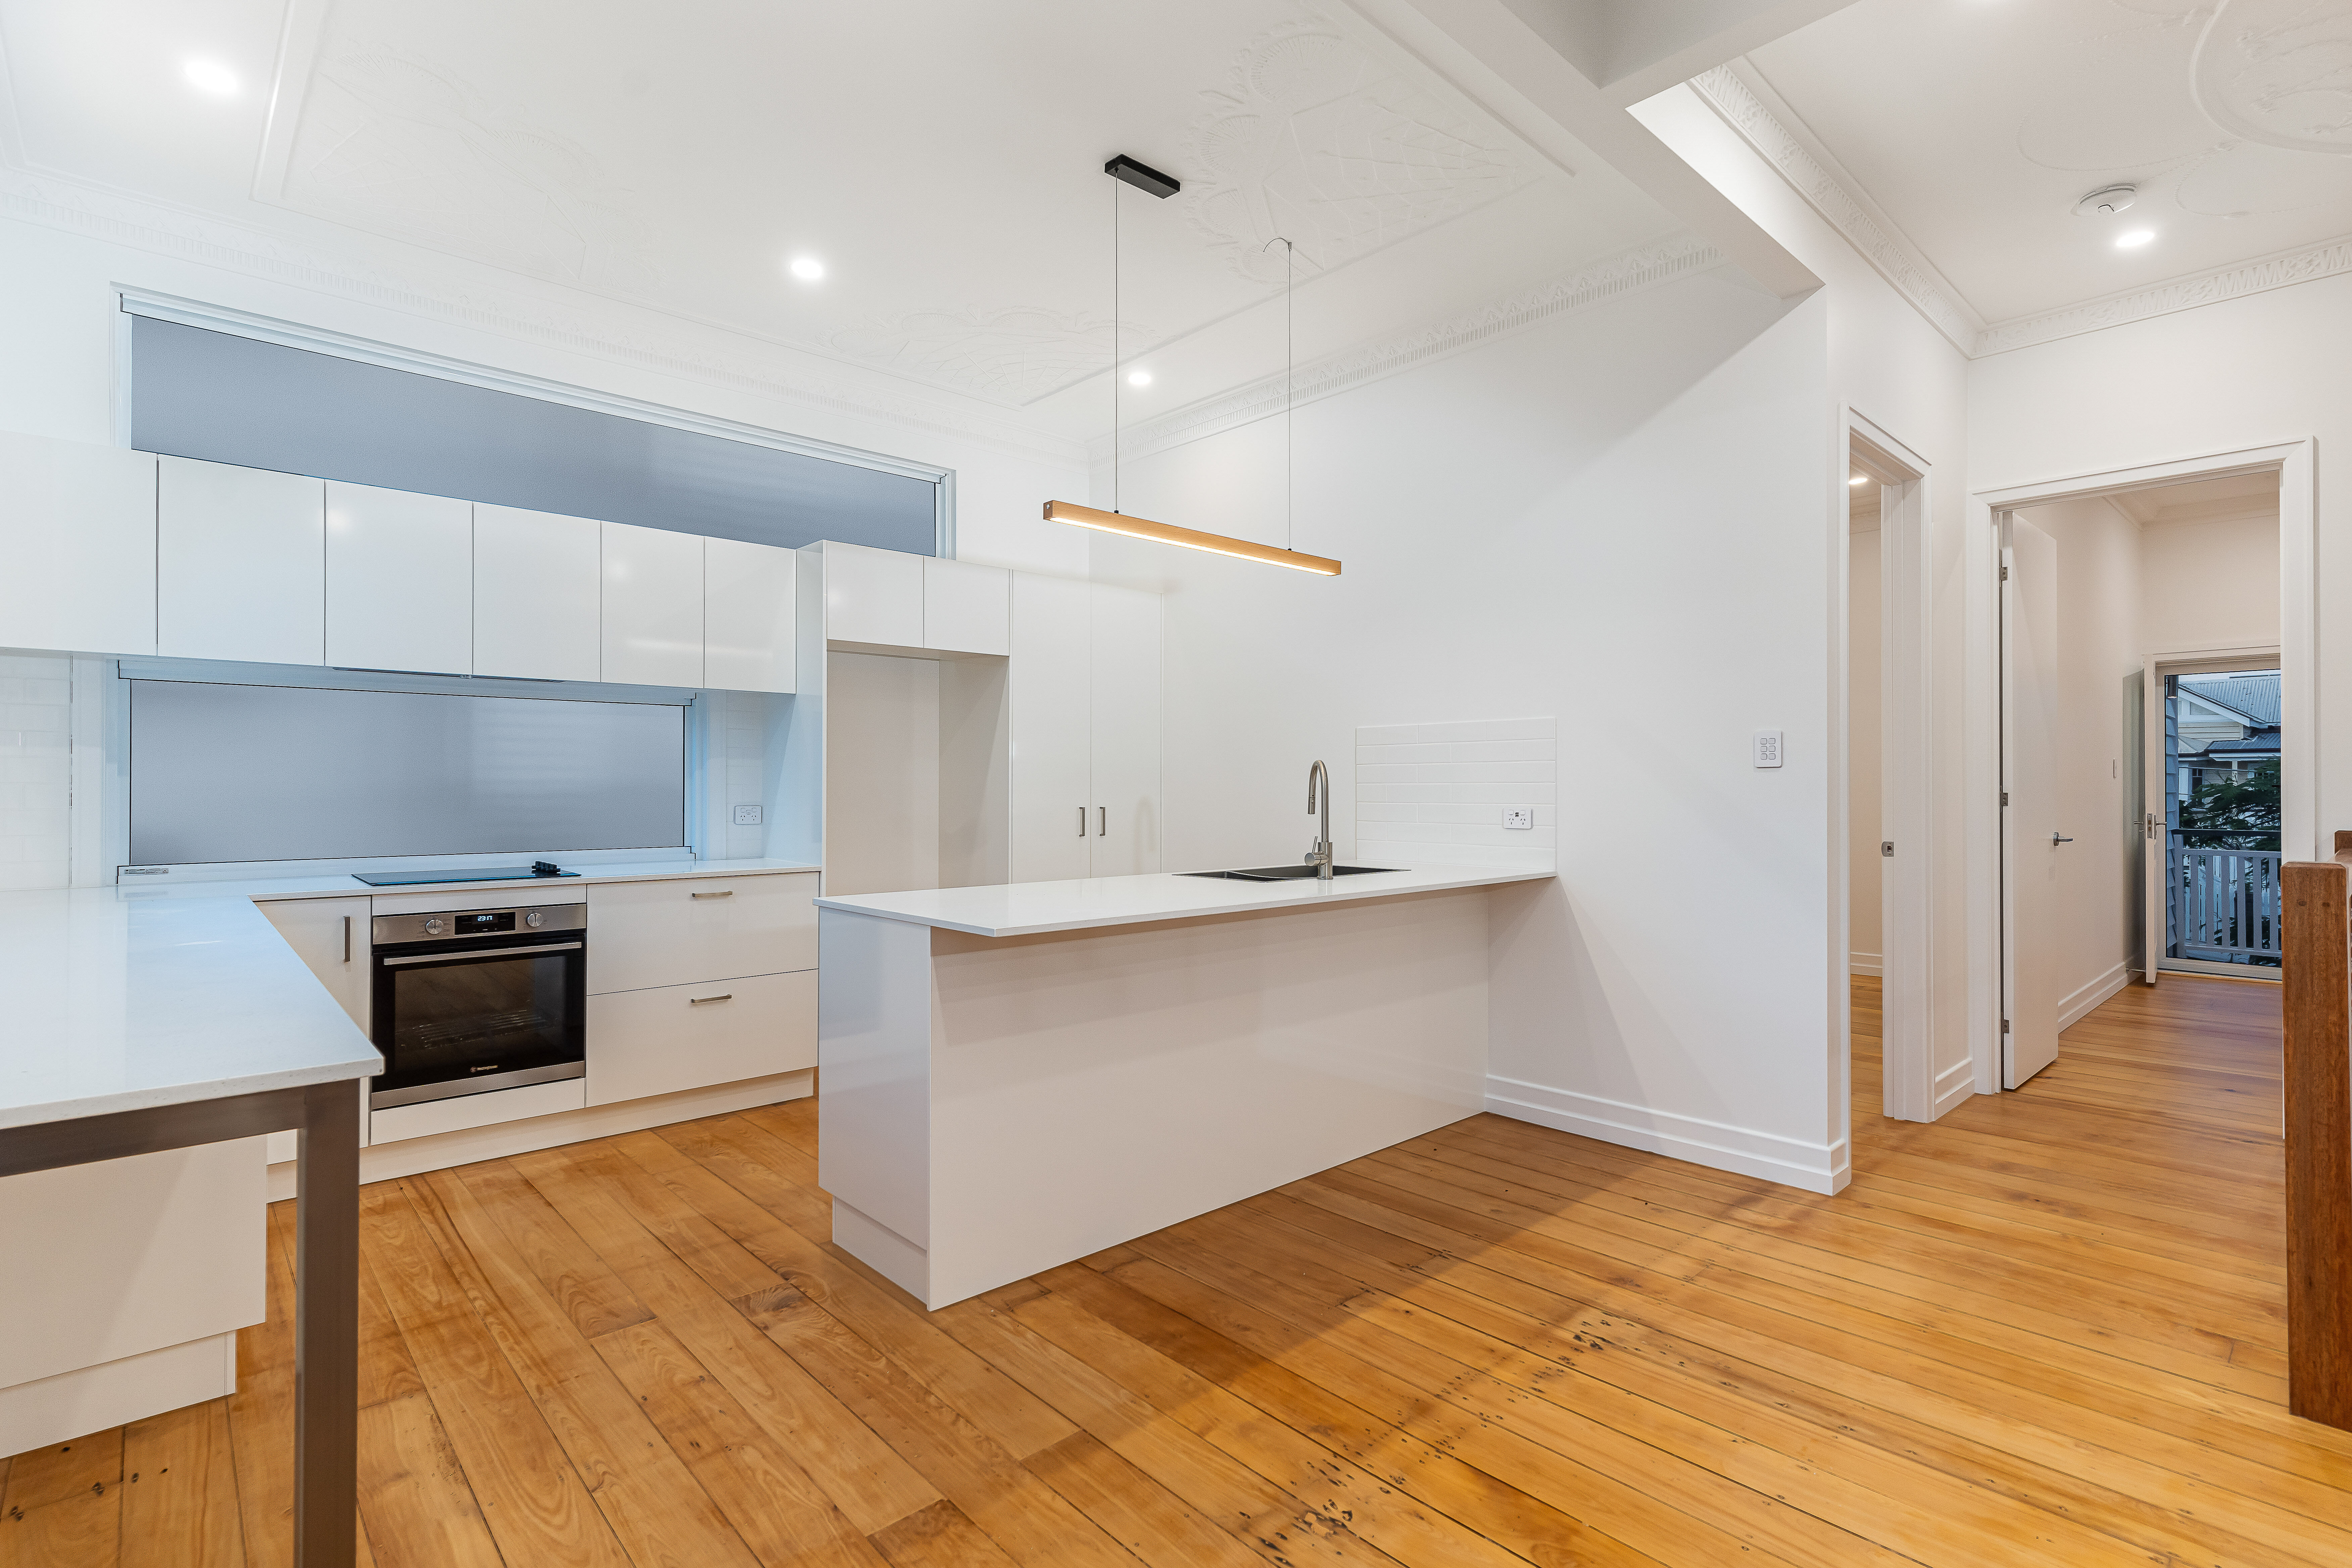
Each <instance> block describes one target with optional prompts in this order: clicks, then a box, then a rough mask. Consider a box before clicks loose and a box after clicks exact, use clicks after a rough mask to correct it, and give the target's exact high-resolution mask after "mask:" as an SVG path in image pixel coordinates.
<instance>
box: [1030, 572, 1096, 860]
mask: <svg viewBox="0 0 2352 1568" xmlns="http://www.w3.org/2000/svg"><path fill="white" fill-rule="evenodd" d="M1092 638H1093V631H1092V626H1091V616H1090V613H1089V607H1088V605H1087V584H1084V583H1076V582H1072V581H1070V580H1068V579H1067V578H1063V577H1038V576H1034V575H1032V574H1029V573H1026V572H1016V573H1014V574H1013V628H1012V648H1013V661H1012V676H1011V679H1012V693H1011V720H1012V764H1011V771H1012V780H1011V787H1012V796H1013V843H1012V855H1011V858H1012V879H1013V881H1016V882H1057V881H1062V880H1065V879H1071V878H1077V877H1084V876H1087V875H1088V874H1089V873H1088V866H1089V864H1090V858H1091V856H1092V853H1093V846H1094V823H1093V820H1092V818H1093V815H1094V814H1093V812H1092V811H1091V810H1089V809H1088V808H1089V807H1090V806H1091V805H1092V804H1093V800H1092V795H1093V781H1092V763H1091V759H1090V757H1089V755H1088V752H1089V750H1090V747H1091V731H1092V729H1093V723H1092V717H1091V712H1090V706H1089V705H1090V698H1089V694H1088V692H1089V685H1090V681H1089V671H1088V668H1087V667H1088V665H1089V664H1090V663H1091V662H1092V659H1091V654H1090V644H1091V642H1092Z"/></svg>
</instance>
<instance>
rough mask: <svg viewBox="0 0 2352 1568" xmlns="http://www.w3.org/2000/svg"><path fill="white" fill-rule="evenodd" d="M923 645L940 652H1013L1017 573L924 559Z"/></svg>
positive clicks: (995, 568) (956, 562)
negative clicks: (1015, 577)
mask: <svg viewBox="0 0 2352 1568" xmlns="http://www.w3.org/2000/svg"><path fill="white" fill-rule="evenodd" d="M922 561H923V646H924V647H927V648H936V649H938V650H940V652H942V653H982V654H995V655H997V656H998V657H1000V658H1001V657H1003V655H1004V654H1006V653H1009V652H1010V651H1012V649H1011V638H1012V625H1011V622H1012V607H1013V606H1012V600H1013V574H1012V573H1010V572H1007V571H1005V570H1004V569H1003V567H1001V566H981V565H976V564H974V563H971V562H969V561H940V560H937V559H934V558H931V557H929V556H926V557H923V558H922Z"/></svg>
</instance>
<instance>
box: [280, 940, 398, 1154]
mask: <svg viewBox="0 0 2352 1568" xmlns="http://www.w3.org/2000/svg"><path fill="white" fill-rule="evenodd" d="M256 907H257V908H258V909H259V910H261V912H262V914H263V915H264V916H265V917H267V919H268V921H269V923H270V924H271V925H273V926H275V927H277V928H278V935H279V936H281V937H283V938H285V939H286V945H287V946H289V947H290V948H292V949H293V950H294V953H295V956H296V957H298V958H299V959H300V960H301V961H302V962H303V963H306V964H309V965H310V973H313V974H315V975H317V976H318V977H319V984H321V985H323V986H325V987H326V988H327V993H328V994H329V995H331V996H332V997H334V999H335V1000H336V1001H337V1002H340V1003H341V1004H342V1008H343V1011H344V1012H345V1013H346V1014H348V1015H350V1016H351V1020H352V1023H354V1024H357V1025H358V1026H360V1033H362V1034H366V1033H367V1028H368V1007H369V1001H370V989H369V979H370V974H371V965H370V963H369V962H368V957H369V954H368V948H369V931H370V930H371V927H370V925H369V921H368V912H369V909H370V907H371V900H367V899H365V898H343V899H273V900H268V902H266V903H262V904H259V905H257V906H256ZM367 1090H368V1082H367V1079H361V1080H360V1085H359V1095H360V1142H362V1143H365V1142H367V1141H368V1117H367ZM294 1138H295V1135H294V1133H292V1132H291V1131H286V1132H272V1133H270V1134H269V1155H268V1158H269V1163H271V1164H273V1165H276V1164H279V1163H283V1162H285V1161H288V1160H291V1159H292V1158H293V1157H294Z"/></svg>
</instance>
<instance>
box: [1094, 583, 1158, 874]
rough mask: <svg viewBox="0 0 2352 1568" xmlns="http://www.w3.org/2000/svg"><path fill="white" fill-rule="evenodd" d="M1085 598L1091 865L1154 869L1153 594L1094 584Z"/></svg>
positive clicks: (1101, 869)
mask: <svg viewBox="0 0 2352 1568" xmlns="http://www.w3.org/2000/svg"><path fill="white" fill-rule="evenodd" d="M1087 601H1088V604H1087V608H1088V610H1089V616H1088V619H1089V620H1090V622H1091V629H1092V633H1093V638H1092V641H1093V655H1094V658H1093V668H1092V671H1091V676H1090V682H1089V683H1090V685H1091V687H1092V690H1091V692H1090V694H1089V696H1090V700H1089V703H1088V710H1089V713H1090V716H1091V719H1092V731H1093V732H1092V734H1091V735H1090V736H1089V745H1088V760H1089V763H1090V764H1091V766H1090V771H1091V772H1092V773H1093V790H1092V794H1093V796H1094V821H1093V823H1092V824H1091V826H1093V827H1094V829H1095V838H1094V852H1093V857H1092V872H1093V875H1095V876H1097V877H1131V876H1134V875H1136V874H1138V873H1139V872H1143V871H1157V870H1158V869H1160V596H1159V595H1156V594H1139V593H1137V592H1136V591H1135V590H1134V589H1132V588H1114V587H1110V586H1108V584H1101V583H1096V584H1090V585H1089V586H1088V587H1087Z"/></svg>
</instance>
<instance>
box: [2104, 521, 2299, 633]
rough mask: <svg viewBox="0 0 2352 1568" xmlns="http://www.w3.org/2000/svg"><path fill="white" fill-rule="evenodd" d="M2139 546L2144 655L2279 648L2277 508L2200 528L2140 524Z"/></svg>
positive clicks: (2196, 525)
mask: <svg viewBox="0 0 2352 1568" xmlns="http://www.w3.org/2000/svg"><path fill="white" fill-rule="evenodd" d="M2139 540H2140V556H2141V568H2140V570H2141V589H2140V592H2141V605H2140V615H2141V617H2142V620H2141V636H2140V640H2141V642H2142V643H2143V644H2145V645H2146V651H2147V652H2149V653H2172V652H2178V651H2180V650H2183V649H2189V648H2200V647H2213V646H2214V645H2216V644H2227V645H2230V646H2232V647H2267V646H2269V645H2271V644H2273V643H2275V642H2277V641H2278V637H2279V526H2278V511H2277V510H2276V509H2275V508H2271V509H2267V510H2263V511H2259V512H2255V513H2252V514H2251V515H2249V516H2245V517H2230V518H2216V519H2213V520H2210V521H2203V522H2149V523H2142V524H2141V525H2140V531H2139Z"/></svg>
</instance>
